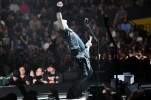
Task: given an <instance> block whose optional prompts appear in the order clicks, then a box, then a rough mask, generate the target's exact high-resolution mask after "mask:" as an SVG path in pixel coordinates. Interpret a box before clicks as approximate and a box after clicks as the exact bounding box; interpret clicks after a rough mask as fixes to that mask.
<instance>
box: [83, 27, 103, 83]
mask: <svg viewBox="0 0 151 100" xmlns="http://www.w3.org/2000/svg"><path fill="white" fill-rule="evenodd" d="M86 27H87V28H88V29H89V31H90V33H91V35H92V37H93V38H94V40H95V41H96V42H97V46H98V48H97V54H98V55H97V56H98V57H97V63H98V71H96V73H97V81H98V85H100V84H101V82H100V75H99V74H100V73H101V72H102V71H100V49H99V48H100V47H99V41H98V39H97V38H96V36H95V35H94V33H93V31H92V29H91V27H90V26H89V24H86Z"/></svg>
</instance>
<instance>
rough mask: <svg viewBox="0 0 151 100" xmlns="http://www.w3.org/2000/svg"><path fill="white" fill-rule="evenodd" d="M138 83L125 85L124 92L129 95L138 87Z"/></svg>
mask: <svg viewBox="0 0 151 100" xmlns="http://www.w3.org/2000/svg"><path fill="white" fill-rule="evenodd" d="M138 88H139V87H138V83H136V84H133V85H128V86H126V87H125V94H126V95H127V96H129V95H130V94H131V93H132V92H134V91H135V90H136V89H138Z"/></svg>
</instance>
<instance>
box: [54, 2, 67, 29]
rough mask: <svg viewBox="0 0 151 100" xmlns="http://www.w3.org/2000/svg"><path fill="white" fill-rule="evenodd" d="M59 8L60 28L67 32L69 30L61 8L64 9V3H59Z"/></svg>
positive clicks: (58, 19) (57, 15)
mask: <svg viewBox="0 0 151 100" xmlns="http://www.w3.org/2000/svg"><path fill="white" fill-rule="evenodd" d="M57 7H58V8H57V14H56V17H57V21H58V24H59V28H60V29H62V30H65V29H66V28H68V25H67V21H66V20H64V19H62V14H61V8H62V7H63V3H62V1H59V2H57Z"/></svg>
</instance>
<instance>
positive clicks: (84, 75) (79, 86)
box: [67, 59, 93, 99]
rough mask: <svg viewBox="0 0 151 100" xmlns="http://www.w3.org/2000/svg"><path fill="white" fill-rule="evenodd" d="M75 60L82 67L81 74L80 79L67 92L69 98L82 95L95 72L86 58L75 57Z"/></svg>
mask: <svg viewBox="0 0 151 100" xmlns="http://www.w3.org/2000/svg"><path fill="white" fill-rule="evenodd" d="M75 61H76V63H77V64H78V67H79V69H80V72H79V73H80V75H79V78H78V80H76V82H74V84H73V85H72V86H71V87H70V88H69V90H68V93H67V98H68V99H78V98H79V97H81V96H82V92H83V90H84V88H85V85H86V83H87V82H88V80H89V78H90V77H91V75H92V74H93V70H92V68H88V66H87V63H86V60H85V59H75Z"/></svg>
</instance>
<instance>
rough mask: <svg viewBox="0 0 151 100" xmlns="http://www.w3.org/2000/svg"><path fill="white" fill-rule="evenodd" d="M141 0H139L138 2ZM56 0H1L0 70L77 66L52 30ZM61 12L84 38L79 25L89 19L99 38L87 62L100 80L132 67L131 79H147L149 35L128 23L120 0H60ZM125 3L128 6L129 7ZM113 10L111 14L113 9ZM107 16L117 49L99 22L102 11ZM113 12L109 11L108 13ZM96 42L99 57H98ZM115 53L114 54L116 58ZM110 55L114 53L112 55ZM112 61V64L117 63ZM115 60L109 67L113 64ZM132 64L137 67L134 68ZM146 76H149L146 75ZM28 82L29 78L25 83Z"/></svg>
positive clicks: (86, 33) (3, 72)
mask: <svg viewBox="0 0 151 100" xmlns="http://www.w3.org/2000/svg"><path fill="white" fill-rule="evenodd" d="M142 1H143V3H139V2H142ZM142 1H141V0H133V5H132V6H131V7H133V6H145V5H149V4H150V1H149V0H142ZM56 2H57V1H55V0H0V3H1V8H0V9H1V10H0V15H1V16H0V75H1V76H4V77H5V76H7V75H6V73H7V69H9V71H10V72H14V70H18V71H19V68H20V67H25V69H26V71H27V72H28V74H29V73H30V72H31V70H33V73H34V74H36V70H38V68H39V67H41V66H42V67H43V68H44V70H46V69H47V66H48V64H50V63H53V64H54V68H55V69H56V70H57V71H58V72H61V73H63V72H64V71H66V70H68V69H76V65H75V64H74V63H72V60H71V59H70V51H69V50H67V47H66V46H65V42H64V41H63V40H62V38H61V36H60V34H59V33H58V32H56V31H54V29H53V22H54V21H55V20H56V19H55V18H56V8H55V5H56ZM63 2H65V3H64V4H65V5H64V9H63V16H64V19H66V20H67V21H68V25H69V27H71V28H72V29H73V30H74V31H75V32H76V33H77V34H78V35H79V36H80V37H81V38H82V40H83V41H84V43H86V42H87V40H88V39H89V35H91V34H90V32H89V30H88V29H87V28H86V27H85V25H84V19H85V18H89V25H90V27H91V29H92V31H93V32H94V34H95V36H96V37H97V39H98V40H99V44H98V42H96V41H95V40H93V41H92V42H93V43H92V44H93V46H92V47H91V49H90V55H91V63H92V68H93V69H94V70H98V68H99V66H98V63H97V61H98V59H99V63H100V68H99V69H100V70H105V71H106V73H104V76H105V79H109V80H108V81H110V79H111V78H113V75H114V74H115V71H116V68H115V67H118V73H119V74H121V73H123V72H131V73H132V74H135V75H136V81H138V82H139V81H150V80H149V77H148V75H150V71H151V66H150V59H151V56H150V55H151V47H150V43H151V37H150V35H148V33H147V32H146V31H144V30H142V29H139V28H137V27H136V26H133V25H131V24H130V23H129V18H130V17H131V16H129V15H128V12H127V11H126V9H125V8H124V5H123V4H121V3H119V2H122V0H83V1H81V0H78V1H77V0H64V1H63ZM128 7H129V6H128ZM113 10H114V11H116V12H115V13H113V12H112V11H113ZM106 14H107V15H109V17H110V18H111V19H110V20H109V28H110V32H111V34H112V37H113V39H114V41H115V43H116V45H117V52H116V50H115V48H114V45H113V43H112V41H111V40H110V38H109V36H108V34H109V33H108V32H107V31H106V28H105V25H104V16H105V15H106ZM110 15H112V16H110ZM98 47H99V56H98ZM115 56H116V57H115ZM115 58H117V59H116V60H115ZM116 64H117V65H116ZM113 65H114V66H113ZM136 69H137V70H136ZM150 76H151V75H150ZM27 84H28V82H27Z"/></svg>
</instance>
